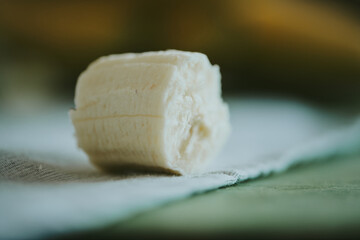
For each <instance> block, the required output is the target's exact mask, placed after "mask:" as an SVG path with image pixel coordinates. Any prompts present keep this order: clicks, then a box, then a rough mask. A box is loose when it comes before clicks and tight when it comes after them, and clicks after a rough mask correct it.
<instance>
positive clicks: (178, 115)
mask: <svg viewBox="0 0 360 240" xmlns="http://www.w3.org/2000/svg"><path fill="white" fill-rule="evenodd" d="M70 117H71V120H72V122H73V125H74V127H75V131H76V138H77V141H78V146H79V147H80V148H81V149H83V150H84V151H85V152H86V153H87V155H88V157H89V159H90V161H91V162H92V163H93V164H95V165H96V166H98V167H99V168H101V169H105V170H110V171H111V170H115V171H116V170H122V169H129V168H131V169H134V168H135V169H136V168H141V169H145V170H156V171H158V170H160V171H167V172H171V173H174V174H182V175H184V174H193V173H198V172H201V170H202V169H203V166H204V165H206V163H208V162H209V160H210V159H212V158H214V156H216V153H218V152H219V150H220V149H221V147H222V146H223V144H224V142H225V141H226V139H227V137H228V135H229V132H230V123H229V111H228V107H227V105H226V104H225V103H224V102H223V100H222V98H221V75H220V71H219V67H218V66H217V65H211V63H210V62H209V60H208V58H207V56H206V55H204V54H201V53H195V52H184V51H177V50H167V51H159V52H146V53H140V54H134V53H127V54H119V55H110V56H106V57H101V58H100V59H98V60H96V61H95V62H93V63H92V64H90V66H89V67H88V68H87V69H86V71H84V72H83V73H82V74H81V75H80V77H79V79H78V82H77V85H76V90H75V109H74V110H71V111H70Z"/></svg>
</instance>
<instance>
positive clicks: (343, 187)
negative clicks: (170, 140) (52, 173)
mask: <svg viewBox="0 0 360 240" xmlns="http://www.w3.org/2000/svg"><path fill="white" fill-rule="evenodd" d="M359 233H360V156H352V157H346V158H341V159H340V158H338V159H331V160H327V161H322V162H315V163H310V164H302V165H298V166H295V167H293V168H292V169H290V170H289V171H287V172H285V173H281V174H273V175H271V176H266V177H262V178H259V179H255V180H250V181H247V182H243V183H239V184H237V185H235V186H230V187H226V188H222V189H218V190H215V191H210V192H208V193H205V194H199V195H195V196H193V197H191V198H188V199H185V200H182V201H177V202H173V203H171V204H167V205H165V206H162V207H160V208H156V209H153V210H150V211H147V212H144V213H141V214H139V215H137V216H135V217H133V218H131V219H128V220H126V221H121V222H118V223H114V224H112V225H111V226H108V227H106V228H104V229H98V230H94V231H91V232H83V233H77V234H71V235H66V236H61V238H65V239H68V238H71V239H73V238H83V237H87V238H89V237H94V238H96V237H100V236H102V237H103V236H109V237H122V236H129V237H134V236H141V237H146V236H147V237H150V236H152V237H154V236H157V237H170V236H171V237H175V238H176V237H177V238H180V236H197V237H198V238H201V237H204V236H206V238H208V237H220V236H224V235H229V236H234V235H236V236H248V237H259V236H269V235H268V234H272V235H273V236H286V237H287V236H292V237H294V236H297V237H299V236H308V235H311V236H317V235H319V236H327V237H334V236H344V235H346V236H356V237H357V236H360V235H359ZM270 236H271V235H270Z"/></svg>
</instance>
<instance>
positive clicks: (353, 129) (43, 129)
mask: <svg viewBox="0 0 360 240" xmlns="http://www.w3.org/2000/svg"><path fill="white" fill-rule="evenodd" d="M229 104H230V111H231V122H232V128H233V130H232V136H231V138H230V140H229V141H228V144H227V145H226V147H225V149H224V150H223V152H222V154H221V155H220V156H219V157H218V158H217V159H216V160H215V161H214V163H213V164H212V165H211V166H209V167H208V170H207V171H206V173H204V174H199V175H196V176H169V175H161V174H146V173H134V172H132V173H131V172H129V173H123V174H120V175H108V174H106V173H102V172H100V171H98V170H97V169H95V168H93V167H92V166H91V165H90V164H89V163H88V162H87V159H86V156H85V154H84V153H82V152H81V151H80V150H79V149H77V148H76V141H75V139H74V137H73V128H72V126H71V123H70V121H69V119H68V115H67V107H66V106H65V107H57V108H54V109H52V110H51V111H50V110H47V111H44V112H42V113H39V114H38V115H37V116H27V117H26V118H20V117H19V116H17V117H15V116H10V115H9V114H4V112H3V113H2V114H1V117H0V181H1V182H0V239H12V238H37V237H44V236H45V237H46V236H51V235H54V234H57V233H65V232H70V231H77V230H86V229H90V228H93V227H102V226H105V225H106V224H109V223H111V222H112V221H115V220H116V221H119V220H121V219H123V220H124V219H126V218H127V217H130V216H132V215H134V214H136V213H138V212H140V211H143V210H146V209H149V208H151V207H155V206H159V205H161V204H164V203H167V202H170V201H174V200H178V199H183V198H186V197H188V196H190V195H192V194H194V193H199V192H203V191H207V190H211V189H216V188H219V187H222V186H228V185H232V184H235V183H237V182H241V181H244V180H247V179H252V178H256V177H258V176H261V175H266V174H269V173H271V172H279V171H283V170H285V169H287V168H288V167H289V166H291V165H293V164H295V163H298V162H301V161H311V160H318V159H327V158H329V157H332V156H336V155H343V154H352V153H358V152H359V150H360V121H357V122H356V121H353V122H352V121H351V118H350V120H349V117H343V116H341V115H339V114H335V113H331V112H324V111H320V110H318V109H315V108H313V107H310V106H307V105H305V104H303V103H300V102H296V101H290V100H275V99H249V98H248V99H230V100H229Z"/></svg>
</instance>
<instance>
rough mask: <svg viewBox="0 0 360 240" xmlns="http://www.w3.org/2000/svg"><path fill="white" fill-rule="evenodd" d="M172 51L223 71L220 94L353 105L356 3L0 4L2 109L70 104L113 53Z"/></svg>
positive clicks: (359, 11) (358, 80) (358, 33)
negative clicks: (95, 65)
mask: <svg viewBox="0 0 360 240" xmlns="http://www.w3.org/2000/svg"><path fill="white" fill-rule="evenodd" d="M164 49H178V50H187V51H197V52H202V53H205V54H206V55H208V57H209V59H210V61H211V62H212V63H213V64H218V65H219V66H220V69H221V72H222V76H223V81H222V84H223V93H224V95H225V96H233V95H242V94H243V95H244V94H254V93H255V94H264V95H265V94H278V95H284V96H294V97H297V98H304V99H309V100H311V101H317V102H319V103H322V104H337V103H344V102H345V103H347V104H352V103H354V102H355V101H359V100H360V94H359V92H360V91H359V90H360V4H359V2H357V1H340V0H326V1H300V0H297V1H296V0H293V1H291V0H283V1H282V0H221V1H220V0H219V1H214V0H198V1H193V0H179V1H177V0H174V1H166V0H152V1H145V0H144V1H141V0H123V1H80V0H73V1H38V0H37V1H36V0H32V1H10V0H8V1H7V0H3V1H0V53H1V54H0V108H2V109H7V110H11V111H14V112H24V111H33V110H36V109H41V108H42V107H43V106H48V105H49V104H51V103H54V102H57V101H68V102H70V101H71V100H72V99H73V95H74V88H75V84H76V81H77V77H78V76H79V74H80V73H81V72H82V71H83V70H84V69H85V68H86V67H87V65H88V64H89V63H90V62H92V61H93V60H95V59H96V58H98V57H100V56H103V55H108V54H115V53H124V52H143V51H150V50H164Z"/></svg>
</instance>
